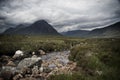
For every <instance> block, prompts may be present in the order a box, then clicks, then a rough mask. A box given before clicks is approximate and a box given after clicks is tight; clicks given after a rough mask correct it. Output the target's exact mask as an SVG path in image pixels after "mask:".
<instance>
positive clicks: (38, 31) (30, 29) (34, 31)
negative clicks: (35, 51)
mask: <svg viewBox="0 0 120 80" xmlns="http://www.w3.org/2000/svg"><path fill="white" fill-rule="evenodd" d="M3 34H9V35H10V34H11V35H16V34H17V35H60V34H59V33H58V32H57V31H56V30H55V29H54V28H53V27H52V26H51V25H50V24H48V23H47V22H46V21H45V20H39V21H36V22H35V23H33V24H31V25H29V26H25V25H22V24H21V25H18V26H17V27H16V28H9V29H8V30H6V31H5V32H4V33H3Z"/></svg>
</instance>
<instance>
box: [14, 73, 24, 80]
mask: <svg viewBox="0 0 120 80" xmlns="http://www.w3.org/2000/svg"><path fill="white" fill-rule="evenodd" d="M20 78H23V76H22V75H21V74H17V75H15V76H14V77H13V80H19V79H20Z"/></svg>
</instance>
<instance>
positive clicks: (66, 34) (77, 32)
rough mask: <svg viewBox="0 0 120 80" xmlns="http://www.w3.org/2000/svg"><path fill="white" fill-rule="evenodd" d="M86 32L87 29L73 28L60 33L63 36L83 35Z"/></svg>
mask: <svg viewBox="0 0 120 80" xmlns="http://www.w3.org/2000/svg"><path fill="white" fill-rule="evenodd" d="M88 33H89V31H87V30H73V31H68V32H62V33H61V34H62V35H65V36H71V37H84V36H85V35H87V34H88Z"/></svg>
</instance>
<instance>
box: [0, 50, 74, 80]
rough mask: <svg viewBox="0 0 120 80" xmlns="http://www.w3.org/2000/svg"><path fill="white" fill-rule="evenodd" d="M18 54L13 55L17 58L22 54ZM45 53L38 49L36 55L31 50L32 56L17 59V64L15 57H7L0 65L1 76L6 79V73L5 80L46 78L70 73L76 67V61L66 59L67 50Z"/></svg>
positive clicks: (39, 79)
mask: <svg viewBox="0 0 120 80" xmlns="http://www.w3.org/2000/svg"><path fill="white" fill-rule="evenodd" d="M16 52H17V51H16ZM18 52H19V51H18ZM20 54H21V53H19V55H18V53H17V54H15V55H14V56H16V58H19V57H21V56H23V55H24V54H23V55H20ZM45 54H46V53H45V52H44V51H43V50H40V54H38V55H37V54H36V52H33V53H32V56H29V57H28V58H24V59H22V60H21V59H19V60H17V64H15V63H16V62H14V61H16V59H14V60H13V61H12V59H9V60H8V63H7V64H6V65H5V66H2V71H1V72H0V73H1V74H0V75H1V76H2V77H1V78H3V79H6V78H5V76H4V74H5V75H8V78H7V80H12V79H13V80H46V79H47V78H48V77H49V76H51V75H58V74H72V71H73V70H74V69H75V68H76V63H75V62H71V61H69V60H68V56H69V51H63V52H53V53H48V54H47V55H45ZM40 55H41V57H40ZM16 65H17V66H16Z"/></svg>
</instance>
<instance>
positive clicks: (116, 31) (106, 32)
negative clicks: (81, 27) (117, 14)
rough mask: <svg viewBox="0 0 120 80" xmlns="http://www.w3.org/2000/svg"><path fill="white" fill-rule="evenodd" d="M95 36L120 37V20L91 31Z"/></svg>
mask: <svg viewBox="0 0 120 80" xmlns="http://www.w3.org/2000/svg"><path fill="white" fill-rule="evenodd" d="M89 36H93V37H120V22H117V23H115V24H112V25H110V26H107V27H104V28H99V29H94V30H92V31H91V32H90V33H89Z"/></svg>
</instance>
